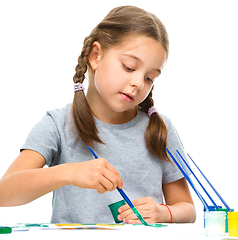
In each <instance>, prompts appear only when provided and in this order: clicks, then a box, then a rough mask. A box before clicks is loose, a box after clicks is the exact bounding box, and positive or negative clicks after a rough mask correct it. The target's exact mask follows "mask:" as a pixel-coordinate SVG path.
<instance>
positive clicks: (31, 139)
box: [21, 114, 60, 166]
mask: <svg viewBox="0 0 238 240" xmlns="http://www.w3.org/2000/svg"><path fill="white" fill-rule="evenodd" d="M24 149H29V150H34V151H36V152H38V153H40V154H41V155H42V156H43V157H44V158H45V160H46V164H47V165H48V166H52V165H56V164H57V163H56V161H57V159H58V158H57V156H58V155H59V154H60V135H59V132H58V129H57V126H56V124H55V121H54V119H53V118H52V117H51V116H50V115H49V114H47V115H45V116H44V117H43V118H42V120H41V121H39V122H38V123H37V124H36V125H35V126H34V127H33V128H32V130H31V131H30V133H29V135H28V137H27V139H26V141H25V143H24V145H23V146H22V148H21V151H22V150H24Z"/></svg>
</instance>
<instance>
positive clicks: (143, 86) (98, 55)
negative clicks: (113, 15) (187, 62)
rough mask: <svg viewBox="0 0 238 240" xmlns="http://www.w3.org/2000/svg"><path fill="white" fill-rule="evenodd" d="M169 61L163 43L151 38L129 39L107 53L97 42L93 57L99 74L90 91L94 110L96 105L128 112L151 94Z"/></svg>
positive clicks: (96, 74) (96, 73)
mask: <svg viewBox="0 0 238 240" xmlns="http://www.w3.org/2000/svg"><path fill="white" fill-rule="evenodd" d="M165 60H166V51H165V50H164V48H163V46H162V45H161V43H159V42H158V41H156V40H154V39H152V38H149V37H142V36H140V37H139V36H137V37H133V38H129V39H128V41H126V42H125V43H124V44H123V45H120V46H119V47H114V48H110V49H109V50H107V51H105V52H103V51H102V49H101V45H100V44H99V43H98V42H95V43H94V45H93V50H92V52H91V53H90V56H89V62H90V64H91V67H92V69H93V70H95V77H94V80H93V81H91V82H90V84H89V88H88V94H87V97H88V100H89V102H90V106H91V107H92V110H93V111H94V113H95V109H94V106H95V107H96V106H98V107H99V108H100V109H101V110H102V112H103V110H105V111H106V112H107V113H108V114H110V113H122V112H123V113H124V112H126V111H129V110H131V109H133V108H134V107H135V106H137V105H138V104H140V103H141V102H142V101H144V99H145V98H146V97H147V96H148V94H149V93H150V90H151V88H152V86H153V83H154V81H155V79H156V78H157V77H158V76H159V75H160V73H161V70H162V68H163V65H164V62H165ZM90 96H93V98H90ZM92 99H94V100H93V101H92ZM108 111H109V112H108ZM95 115H96V116H97V115H98V114H97V113H96V114H95Z"/></svg>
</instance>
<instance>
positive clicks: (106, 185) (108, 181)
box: [65, 158, 123, 194]
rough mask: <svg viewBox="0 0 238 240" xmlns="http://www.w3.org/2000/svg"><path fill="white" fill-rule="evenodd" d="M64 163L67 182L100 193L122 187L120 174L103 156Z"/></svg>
mask: <svg viewBox="0 0 238 240" xmlns="http://www.w3.org/2000/svg"><path fill="white" fill-rule="evenodd" d="M65 165H67V166H65V167H66V168H67V169H66V171H67V173H68V174H67V175H68V178H69V179H70V183H69V184H71V185H73V186H76V187H79V188H90V189H96V190H97V191H98V192H99V193H100V194H102V193H105V192H106V191H113V190H115V189H116V187H120V188H122V187H123V181H122V178H121V176H120V174H119V173H118V172H117V170H116V169H115V168H114V167H113V166H112V165H111V164H110V163H108V162H107V161H106V160H105V159H104V158H98V159H95V160H90V161H86V162H80V163H68V164H65Z"/></svg>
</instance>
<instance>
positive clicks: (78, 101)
mask: <svg viewBox="0 0 238 240" xmlns="http://www.w3.org/2000/svg"><path fill="white" fill-rule="evenodd" d="M91 35H92V34H91ZM94 41H95V38H94V37H93V36H92V37H91V36H89V37H86V38H85V40H84V46H83V49H82V52H81V55H80V56H79V58H78V65H77V66H76V68H75V71H76V73H75V75H74V77H73V80H74V83H83V81H84V79H85V74H86V72H87V69H88V64H89V61H88V55H89V54H90V52H91V50H92V45H93V42H94ZM71 111H72V115H73V119H74V124H75V127H76V129H77V131H78V135H79V137H80V138H81V139H82V141H83V142H85V143H86V144H87V145H89V146H93V143H94V142H98V143H103V142H102V141H101V139H100V138H99V137H98V131H97V128H96V124H95V120H94V117H93V113H92V110H91V108H90V106H89V104H88V101H87V99H86V96H85V94H84V91H82V90H81V91H75V94H74V100H73V104H72V110H71Z"/></svg>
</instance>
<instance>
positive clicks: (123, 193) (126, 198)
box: [117, 187, 135, 208]
mask: <svg viewBox="0 0 238 240" xmlns="http://www.w3.org/2000/svg"><path fill="white" fill-rule="evenodd" d="M117 190H118V192H119V193H120V194H121V196H122V197H123V198H124V200H125V201H126V203H127V204H128V205H129V206H130V207H131V208H134V207H135V206H134V205H133V203H132V202H131V200H130V199H129V198H128V197H127V195H126V194H125V192H124V191H123V190H122V189H120V188H119V187H117Z"/></svg>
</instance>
